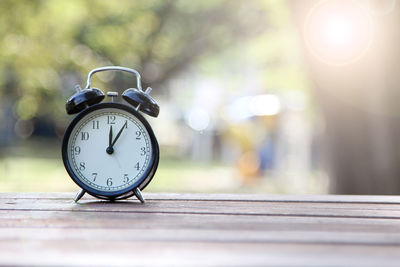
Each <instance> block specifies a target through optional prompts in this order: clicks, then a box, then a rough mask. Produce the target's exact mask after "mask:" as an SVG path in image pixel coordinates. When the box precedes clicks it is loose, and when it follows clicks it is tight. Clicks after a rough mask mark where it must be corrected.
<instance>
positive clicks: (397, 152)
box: [0, 0, 400, 194]
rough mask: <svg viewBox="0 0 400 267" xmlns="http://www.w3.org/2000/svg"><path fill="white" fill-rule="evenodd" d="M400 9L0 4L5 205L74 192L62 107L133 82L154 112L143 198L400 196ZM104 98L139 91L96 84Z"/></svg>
mask: <svg viewBox="0 0 400 267" xmlns="http://www.w3.org/2000/svg"><path fill="white" fill-rule="evenodd" d="M399 5H400V4H399V3H398V2H397V1H396V0H375V1H372V0H371V1H369V0H362V1H351V0H342V1H339V0H337V1H336V0H331V1H329V0H328V1H316V0H292V1H273V0H270V1H268V0H252V1H244V0H243V1H224V0H210V1H208V0H206V1H204V0H202V1H189V0H177V1H153V0H142V1H122V0H121V1H106V0H102V1H96V0H93V1H83V0H69V1H37V0H29V1H23V0H20V1H13V0H11V1H7V0H2V1H0V36H1V39H0V191H1V192H9V191H77V190H78V188H77V186H76V185H75V184H74V183H73V182H72V180H71V179H70V178H69V176H68V175H67V173H66V171H65V170H64V166H63V163H62V160H61V151H60V150H61V140H62V137H63V133H64V131H65V129H66V127H67V125H68V123H69V122H70V121H71V119H72V116H68V115H67V114H66V112H65V102H66V100H67V98H68V97H70V96H71V95H72V94H74V92H75V91H74V89H73V88H74V86H75V85H76V84H80V85H81V86H82V87H84V85H85V81H86V76H87V74H88V72H89V71H90V70H91V69H93V68H96V67H101V66H108V65H120V66H125V67H130V68H135V69H136V70H138V71H139V72H140V73H141V74H142V77H143V80H144V85H143V87H147V86H151V87H152V88H153V91H152V95H153V97H154V98H155V99H156V100H157V101H158V103H159V105H160V107H161V112H160V116H159V117H158V118H156V119H152V118H149V117H148V119H149V121H150V123H151V125H152V126H153V128H154V130H155V133H156V136H157V137H158V140H159V143H160V146H161V161H160V165H159V169H158V172H157V173H156V176H155V178H154V180H153V182H152V183H151V184H150V185H149V187H148V188H147V189H146V190H147V191H153V192H157V191H162V192H231V193H237V192H239V193H293V194H308V193H313V194H325V193H341V194H398V193H400V116H399V115H400V106H399V105H398V99H400V98H399V96H400V90H399V89H400V75H399V74H398V70H400V49H399V47H400V27H399V26H400V6H399ZM93 85H94V86H95V87H97V88H100V89H102V90H103V91H105V92H106V91H118V92H120V93H121V92H123V91H124V90H125V89H126V88H130V87H135V86H136V84H135V79H134V77H132V76H130V75H128V74H126V73H118V72H107V73H100V74H98V75H97V74H96V76H94V80H93Z"/></svg>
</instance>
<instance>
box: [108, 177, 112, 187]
mask: <svg viewBox="0 0 400 267" xmlns="http://www.w3.org/2000/svg"><path fill="white" fill-rule="evenodd" d="M112 185H113V182H112V178H108V179H107V186H112Z"/></svg>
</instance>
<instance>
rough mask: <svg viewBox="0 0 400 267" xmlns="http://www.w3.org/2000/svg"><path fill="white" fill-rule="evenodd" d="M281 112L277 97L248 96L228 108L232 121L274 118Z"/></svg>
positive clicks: (269, 95)
mask: <svg viewBox="0 0 400 267" xmlns="http://www.w3.org/2000/svg"><path fill="white" fill-rule="evenodd" d="M280 111H281V102H280V100H279V98H278V97H277V96H276V95H272V94H266V95H258V96H246V97H241V98H238V99H236V100H235V101H234V102H233V103H232V104H231V105H229V107H228V112H229V116H230V118H231V120H233V121H241V120H245V119H248V118H251V117H254V116H272V115H276V114H278V113H279V112H280Z"/></svg>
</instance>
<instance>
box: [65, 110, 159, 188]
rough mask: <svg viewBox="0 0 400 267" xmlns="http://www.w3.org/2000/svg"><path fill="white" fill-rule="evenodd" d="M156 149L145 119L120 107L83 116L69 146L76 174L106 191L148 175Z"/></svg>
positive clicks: (75, 126)
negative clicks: (142, 119) (144, 123)
mask: <svg viewBox="0 0 400 267" xmlns="http://www.w3.org/2000/svg"><path fill="white" fill-rule="evenodd" d="M152 151H153V150H152V142H151V140H150V135H149V132H148V131H147V129H146V127H145V126H144V125H143V123H142V122H141V121H140V120H139V119H138V118H137V117H135V116H133V114H131V113H130V112H127V111H125V110H122V109H119V108H101V109H96V110H94V111H92V112H90V113H88V114H87V115H86V116H84V117H83V118H81V119H80V120H79V121H78V122H77V123H76V124H75V125H74V127H73V129H72V131H71V133H70V135H69V140H68V146H67V154H68V161H69V165H70V169H71V171H72V172H73V174H74V176H75V177H76V178H77V179H79V180H80V181H81V182H82V183H84V184H85V185H86V186H88V187H90V188H93V189H95V190H98V191H102V192H116V191H121V190H123V189H126V188H129V187H131V186H132V185H133V184H135V183H137V182H138V181H140V180H142V179H143V178H145V177H144V175H146V174H147V173H148V171H149V168H151V162H152V160H153V159H152V157H153V155H152Z"/></svg>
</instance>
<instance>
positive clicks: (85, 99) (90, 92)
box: [65, 88, 105, 114]
mask: <svg viewBox="0 0 400 267" xmlns="http://www.w3.org/2000/svg"><path fill="white" fill-rule="evenodd" d="M104 97H105V96H104V94H103V92H102V91H100V90H99V89H97V88H89V89H84V90H82V91H79V92H78V93H76V94H74V95H73V96H71V97H70V98H69V99H68V101H67V103H66V104H65V109H66V110H67V114H75V113H78V112H80V111H82V110H84V109H85V108H86V107H87V106H92V105H94V104H97V103H99V102H101V101H102V100H103V99H104Z"/></svg>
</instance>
